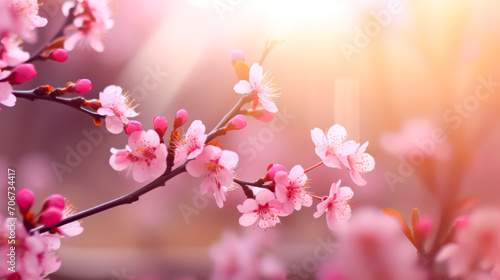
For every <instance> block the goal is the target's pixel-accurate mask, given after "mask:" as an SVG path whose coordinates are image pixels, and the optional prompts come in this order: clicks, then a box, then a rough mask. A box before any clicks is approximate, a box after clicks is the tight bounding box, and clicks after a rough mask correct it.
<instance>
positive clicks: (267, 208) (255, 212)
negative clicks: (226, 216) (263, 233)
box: [237, 189, 286, 229]
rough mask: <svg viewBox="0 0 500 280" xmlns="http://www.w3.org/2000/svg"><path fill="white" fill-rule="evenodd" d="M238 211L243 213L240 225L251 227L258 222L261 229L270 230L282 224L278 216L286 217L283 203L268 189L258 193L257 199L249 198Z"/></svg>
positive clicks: (239, 206)
mask: <svg viewBox="0 0 500 280" xmlns="http://www.w3.org/2000/svg"><path fill="white" fill-rule="evenodd" d="M237 208H238V211H240V212H241V213H243V215H242V216H241V217H240V225H242V226H245V227H247V226H251V225H253V224H255V223H256V222H258V224H259V226H260V227H261V228H265V229H269V228H271V227H276V224H277V223H280V222H281V221H280V218H279V217H278V216H286V214H285V212H284V211H283V203H281V202H279V201H278V200H277V199H276V197H275V196H274V194H273V193H272V192H271V191H270V190H267V189H262V190H261V191H259V192H258V193H257V195H256V196H255V199H251V198H248V199H247V200H245V201H244V202H243V204H240V205H238V207H237Z"/></svg>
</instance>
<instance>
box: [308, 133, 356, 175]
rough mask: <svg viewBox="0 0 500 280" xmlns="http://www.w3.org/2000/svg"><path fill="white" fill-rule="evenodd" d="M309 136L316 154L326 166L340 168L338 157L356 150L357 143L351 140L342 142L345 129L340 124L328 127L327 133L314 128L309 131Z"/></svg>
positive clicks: (345, 135) (344, 136) (345, 134)
mask: <svg viewBox="0 0 500 280" xmlns="http://www.w3.org/2000/svg"><path fill="white" fill-rule="evenodd" d="M311 138H312V141H313V142H314V145H316V148H315V151H316V154H317V155H318V156H319V157H320V158H321V160H322V161H323V163H324V164H325V165H326V166H328V167H333V168H340V163H339V157H343V156H348V155H350V154H352V153H354V152H355V151H356V148H357V144H356V142H354V141H353V140H350V141H347V142H344V141H345V139H346V138H347V131H346V130H345V128H344V127H343V126H341V125H338V124H336V125H334V126H332V127H330V128H329V129H328V134H327V136H326V137H325V133H324V132H323V131H322V130H321V129H319V128H315V129H313V130H312V131H311Z"/></svg>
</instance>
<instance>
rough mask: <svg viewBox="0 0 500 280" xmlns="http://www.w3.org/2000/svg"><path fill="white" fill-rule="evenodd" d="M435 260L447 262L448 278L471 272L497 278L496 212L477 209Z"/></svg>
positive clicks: (499, 231) (499, 237) (499, 225)
mask: <svg viewBox="0 0 500 280" xmlns="http://www.w3.org/2000/svg"><path fill="white" fill-rule="evenodd" d="M437 258H438V260H448V275H449V276H450V277H452V278H455V277H459V276H464V277H465V276H467V275H469V274H471V273H473V272H481V271H482V272H491V274H492V275H493V276H496V278H495V279H500V278H499V277H498V276H500V274H497V273H498V272H500V210H498V209H478V210H476V211H475V212H473V213H472V214H471V215H470V216H469V219H468V223H467V225H466V226H464V227H458V228H457V231H456V233H455V238H454V243H453V244H449V245H446V246H445V247H443V249H442V250H441V251H440V253H439V254H438V257H437Z"/></svg>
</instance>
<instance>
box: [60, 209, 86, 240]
mask: <svg viewBox="0 0 500 280" xmlns="http://www.w3.org/2000/svg"><path fill="white" fill-rule="evenodd" d="M74 212H75V208H74V207H73V205H67V206H66V207H65V208H64V210H63V220H64V219H66V218H67V217H69V216H71V215H73V214H74ZM57 232H58V233H59V234H61V235H62V237H73V236H77V235H79V234H81V233H82V232H83V227H82V226H81V224H80V221H73V222H71V223H67V224H65V225H62V226H60V227H58V228H57Z"/></svg>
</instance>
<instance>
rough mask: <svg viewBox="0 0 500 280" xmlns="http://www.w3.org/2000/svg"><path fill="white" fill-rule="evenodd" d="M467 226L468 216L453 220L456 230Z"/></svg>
mask: <svg viewBox="0 0 500 280" xmlns="http://www.w3.org/2000/svg"><path fill="white" fill-rule="evenodd" d="M468 225H469V216H467V215H464V216H460V217H458V218H456V219H455V227H456V228H457V229H459V230H460V229H464V228H466V227H467V226H468Z"/></svg>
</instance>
